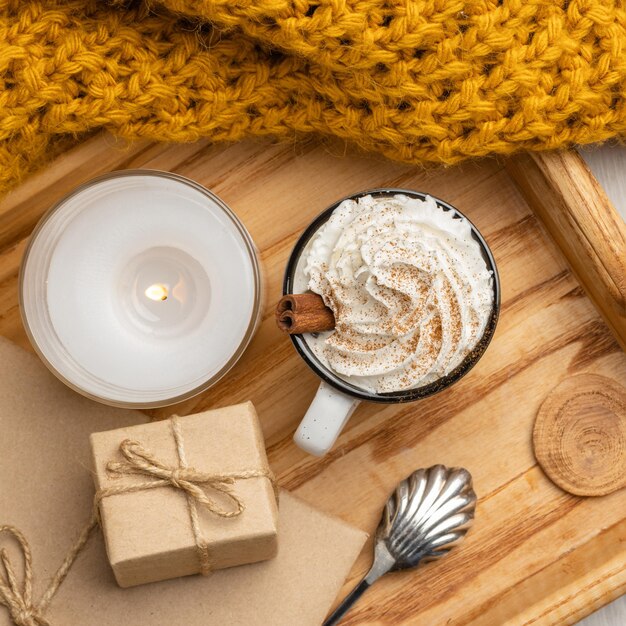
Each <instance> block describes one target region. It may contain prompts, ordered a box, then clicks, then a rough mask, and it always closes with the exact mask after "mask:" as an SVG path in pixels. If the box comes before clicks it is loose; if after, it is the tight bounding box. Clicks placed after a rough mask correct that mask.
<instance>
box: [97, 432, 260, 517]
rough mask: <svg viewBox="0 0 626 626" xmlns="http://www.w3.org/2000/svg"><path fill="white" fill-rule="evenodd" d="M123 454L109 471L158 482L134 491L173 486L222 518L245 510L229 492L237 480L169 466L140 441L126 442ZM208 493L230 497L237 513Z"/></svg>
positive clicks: (141, 484) (133, 487)
mask: <svg viewBox="0 0 626 626" xmlns="http://www.w3.org/2000/svg"><path fill="white" fill-rule="evenodd" d="M120 452H121V453H122V455H123V456H124V458H125V461H119V462H117V461H111V462H109V463H108V464H107V471H109V472H110V473H112V474H119V475H120V476H121V475H124V474H126V475H131V474H136V475H143V476H149V477H151V478H154V479H155V480H151V481H146V482H142V483H138V484H136V485H133V486H132V489H133V490H134V491H135V490H136V491H143V490H144V489H156V488H158V487H166V486H170V487H173V488H174V489H179V490H180V491H183V492H184V493H185V494H186V495H187V497H189V498H193V499H194V500H195V501H196V502H197V503H198V504H200V505H202V506H204V507H205V508H206V509H208V510H209V511H211V513H214V514H215V515H218V516H219V517H236V516H237V515H240V514H241V513H242V512H243V510H244V508H245V505H244V503H243V502H242V501H241V499H240V498H239V497H238V496H237V495H235V494H233V493H232V492H231V491H230V489H229V486H230V485H232V484H234V482H235V477H234V476H232V475H226V474H209V473H206V472H199V471H198V470H196V469H194V468H193V467H181V466H171V465H167V464H166V463H163V462H162V461H160V460H159V459H157V458H156V457H155V456H154V455H153V454H151V453H150V452H149V451H147V450H146V449H145V448H144V447H143V446H142V445H141V444H140V443H139V442H138V441H132V440H130V439H125V440H124V441H122V443H121V444H120ZM255 475H258V474H255ZM237 476H239V475H237ZM129 489H130V486H129V487H122V488H121V489H120V493H128V490H129ZM207 489H212V490H213V491H216V492H219V493H221V494H223V495H224V496H226V498H228V499H229V500H230V501H231V502H232V503H233V504H234V505H235V509H234V510H227V509H225V508H224V507H221V506H220V505H219V504H218V503H217V502H216V501H215V500H213V499H211V498H210V497H209V496H208V495H207V493H206V490H207ZM114 491H116V488H115V487H112V488H110V489H106V490H105V492H106V495H114V493H113V492H114Z"/></svg>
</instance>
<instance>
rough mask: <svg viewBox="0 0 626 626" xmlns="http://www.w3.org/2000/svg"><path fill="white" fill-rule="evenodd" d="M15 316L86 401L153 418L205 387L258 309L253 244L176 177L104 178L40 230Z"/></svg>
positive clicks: (216, 205)
mask: <svg viewBox="0 0 626 626" xmlns="http://www.w3.org/2000/svg"><path fill="white" fill-rule="evenodd" d="M20 304H21V311H22V317H23V320H24V325H25V327H26V330H27V333H28V335H29V338H30V340H31V342H32V344H33V346H34V347H35V349H36V350H37V352H38V353H39V355H40V356H41V357H42V359H43V360H44V362H45V363H46V364H47V365H48V367H50V369H51V370H52V371H53V372H54V373H55V374H56V375H57V376H59V378H61V379H62V380H64V381H65V382H66V383H67V384H69V385H70V386H71V387H73V388H74V389H76V390H78V391H80V392H81V393H83V394H84V395H87V396H89V397H92V398H94V399H97V400H100V401H103V402H106V403H109V404H114V405H119V406H134V407H154V406H163V405H166V404H170V403H173V402H177V401H179V400H183V399H185V398H188V397H190V396H192V395H194V394H196V393H198V392H200V391H202V390H204V389H206V388H208V387H209V386H210V385H211V384H213V383H215V382H216V381H217V380H218V379H219V378H221V377H222V376H223V375H224V374H225V373H226V372H227V371H228V370H229V369H230V368H231V367H232V366H233V365H234V363H235V362H236V361H237V359H238V358H239V357H240V356H241V354H242V352H243V350H244V349H245V347H246V346H247V345H248V343H249V341H250V339H251V338H252V335H253V334H254V331H255V329H256V325H257V323H258V319H259V314H260V309H261V277H260V267H259V262H258V259H257V255H256V251H255V248H254V244H253V242H252V240H251V238H250V236H249V234H248V233H247V231H246V230H245V228H244V227H243V225H242V224H241V223H240V222H239V220H238V219H237V217H236V216H235V215H234V214H233V213H232V211H231V210H230V209H229V208H228V207H227V206H226V205H225V204H224V203H223V202H222V201H221V200H220V199H219V198H217V197H216V196H215V195H213V194H212V193H211V192H209V191H208V190H206V189H204V188H203V187H202V186H200V185H198V184H196V183H194V182H192V181H190V180H187V179H185V178H183V177H181V176H177V175H175V174H169V173H166V172H154V171H149V170H134V171H127V172H114V173H112V174H108V175H105V176H102V177H100V178H97V179H95V180H93V181H90V182H88V183H86V184H85V185H82V186H81V187H79V188H78V189H76V190H75V191H73V192H72V193H71V194H69V195H68V196H67V197H65V198H64V199H62V200H61V201H60V202H59V203H58V204H57V205H56V206H55V207H54V208H53V209H51V211H50V212H49V213H48V214H47V215H46V216H45V217H44V218H43V219H42V221H41V222H40V224H39V225H38V227H37V228H36V230H35V232H34V234H33V237H32V239H31V242H30V244H29V247H28V250H27V252H26V255H25V258H24V262H23V264H22V271H21V277H20Z"/></svg>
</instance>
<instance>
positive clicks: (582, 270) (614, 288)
mask: <svg viewBox="0 0 626 626" xmlns="http://www.w3.org/2000/svg"><path fill="white" fill-rule="evenodd" d="M505 167H506V169H507V171H508V173H509V174H510V176H511V177H512V178H513V180H514V181H515V182H516V184H517V185H518V187H519V188H520V190H521V192H522V195H523V196H524V198H525V199H526V201H527V202H528V204H529V206H530V207H531V208H532V209H533V211H534V212H535V214H536V215H537V216H538V217H539V218H540V220H541V221H542V223H543V225H544V226H545V228H546V230H547V231H548V233H549V234H550V236H551V237H552V239H554V241H555V243H556V244H557V246H558V247H559V249H560V250H561V251H562V253H563V255H564V256H565V258H566V259H567V261H568V263H569V265H570V266H571V268H572V271H573V272H574V274H575V275H576V277H577V278H578V280H579V282H580V284H581V285H582V287H583V289H584V290H585V292H586V294H587V295H588V296H589V298H590V299H591V301H592V302H593V304H594V305H595V307H596V309H597V310H598V312H599V313H600V315H601V316H602V318H603V319H604V320H605V322H606V324H607V325H608V327H609V328H610V330H611V332H612V333H613V335H614V337H615V339H616V340H617V342H618V343H619V344H620V346H621V348H622V349H623V350H625V351H626V224H624V221H623V220H622V218H621V216H620V215H619V214H618V213H617V211H616V210H615V207H614V206H613V204H612V203H611V201H610V200H609V198H608V197H607V195H606V193H605V192H604V190H603V189H602V187H601V186H600V184H599V183H598V181H597V180H596V179H595V177H594V176H593V174H592V173H591V171H590V170H589V168H588V167H587V164H586V163H585V162H584V160H583V159H582V157H581V156H580V155H579V154H578V153H577V152H574V151H569V152H566V151H564V152H545V153H532V154H531V153H525V154H521V155H518V156H515V157H513V158H511V159H507V161H506V163H505Z"/></svg>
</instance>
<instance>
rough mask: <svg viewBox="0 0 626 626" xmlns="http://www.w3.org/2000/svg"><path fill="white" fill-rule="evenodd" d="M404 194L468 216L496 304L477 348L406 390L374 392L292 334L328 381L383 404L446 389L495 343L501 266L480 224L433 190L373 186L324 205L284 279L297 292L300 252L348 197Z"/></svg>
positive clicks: (306, 359)
mask: <svg viewBox="0 0 626 626" xmlns="http://www.w3.org/2000/svg"><path fill="white" fill-rule="evenodd" d="M396 194H401V195H405V196H409V197H411V198H416V199H418V200H425V199H426V197H427V196H430V197H431V198H432V199H433V200H434V201H435V203H436V204H437V206H438V207H439V208H441V209H443V210H444V211H454V213H455V215H457V216H459V217H461V218H463V219H465V220H467V222H468V223H469V225H470V227H471V229H472V235H473V237H474V239H476V241H478V243H479V244H480V247H481V250H482V252H483V256H484V257H485V261H486V262H487V264H488V269H490V270H491V271H492V272H493V295H494V299H493V308H492V310H491V315H490V317H489V320H488V322H487V326H486V327H485V331H484V332H483V336H482V337H481V339H480V341H479V342H478V344H477V345H476V346H475V347H474V349H473V350H472V351H471V352H470V353H469V354H468V355H467V356H466V357H465V359H463V361H462V362H461V363H460V364H459V365H458V366H457V367H456V368H455V369H454V370H452V371H451V372H450V373H449V374H448V375H447V376H444V377H443V378H440V379H438V380H436V381H434V382H432V383H429V384H428V385H424V386H422V387H416V388H413V389H405V390H402V391H390V392H385V393H372V392H369V391H366V390H365V389H362V388H361V387H357V386H356V385H353V384H351V383H349V382H347V381H345V380H344V379H342V378H340V377H339V376H337V375H336V374H334V373H333V372H331V371H330V370H329V369H328V368H326V367H324V366H323V365H322V363H320V362H319V360H318V359H317V357H315V356H314V355H313V352H312V350H311V348H310V347H309V346H308V344H307V343H306V340H305V339H304V338H303V336H302V335H289V337H290V338H291V341H292V343H293V345H294V347H295V349H296V351H297V352H298V354H299V355H300V356H301V357H302V359H303V361H304V362H305V363H306V364H307V365H308V367H309V368H310V369H311V370H313V372H315V374H317V376H319V378H321V379H322V380H323V381H324V382H326V383H328V384H329V385H331V386H332V387H334V388H335V389H337V390H338V391H340V392H342V393H344V394H346V395H348V396H351V397H353V398H357V399H359V400H365V401H366V402H378V403H383V404H392V403H394V404H399V403H404V402H413V401H415V400H420V399H421V398H426V397H427V396H431V395H433V394H435V393H438V392H439V391H443V390H444V389H446V388H447V387H449V386H450V385H452V384H454V383H455V382H457V381H458V380H460V379H461V378H463V376H465V375H466V374H467V373H468V372H469V371H470V370H471V369H472V368H473V367H474V365H476V363H478V361H479V360H480V358H481V357H482V356H483V354H484V353H485V350H486V349H487V346H488V345H489V344H490V343H491V340H492V338H493V335H494V333H495V330H496V326H497V323H498V318H499V315H500V276H499V274H498V268H497V267H496V262H495V259H494V257H493V253H492V252H491V249H490V248H489V246H488V245H487V242H486V241H485V239H484V237H483V236H482V234H481V233H480V231H479V230H478V228H476V226H475V225H474V223H473V222H472V221H471V220H470V219H469V218H468V217H467V216H466V215H465V214H464V213H462V212H461V211H459V209H457V208H456V207H455V206H453V205H451V204H449V203H448V202H445V201H444V200H441V199H440V198H437V197H436V196H433V195H432V194H428V193H424V192H421V191H415V190H412V189H401V188H395V187H379V188H376V189H369V190H367V191H360V192H358V193H354V194H350V195H347V196H345V197H344V198H341V199H340V200H337V201H336V202H334V203H333V204H332V205H330V206H329V207H328V208H326V209H324V210H323V211H322V212H321V213H320V214H319V215H318V216H317V217H316V218H315V219H314V220H313V221H312V222H311V223H310V224H309V225H308V226H307V228H306V229H305V230H304V232H303V233H302V235H300V237H299V238H298V240H297V241H296V243H295V245H294V247H293V250H292V251H291V254H290V255H289V260H288V261H287V267H286V269H285V277H284V280H283V295H286V294H289V293H293V282H294V275H295V271H296V268H297V265H298V261H299V260H300V256H301V254H302V252H303V250H304V248H305V247H306V245H307V244H308V243H309V241H310V240H311V238H312V237H313V235H314V234H315V233H316V232H317V231H318V230H319V228H320V227H321V226H322V225H323V224H324V223H325V222H326V221H328V219H329V218H330V215H331V214H332V212H333V211H334V210H335V209H336V208H337V207H338V206H339V205H340V204H341V203H342V202H345V201H346V200H356V199H358V198H361V197H363V196H368V195H373V196H376V197H381V196H385V195H396Z"/></svg>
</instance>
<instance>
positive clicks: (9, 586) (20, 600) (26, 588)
mask: <svg viewBox="0 0 626 626" xmlns="http://www.w3.org/2000/svg"><path fill="white" fill-rule="evenodd" d="M97 524H98V517H97V515H96V514H95V513H94V514H92V516H91V519H90V520H89V522H88V523H87V524H86V525H85V526H84V527H83V529H82V530H81V532H80V534H79V535H78V538H77V539H76V541H75V542H74V544H73V545H72V547H71V548H70V550H69V551H68V553H67V554H66V555H65V558H64V559H63V562H62V563H61V565H60V567H59V569H57V571H56V573H55V574H54V576H53V577H52V579H51V580H50V582H49V583H48V587H47V588H46V590H45V592H44V594H43V595H42V597H41V600H40V601H39V602H38V603H37V604H34V603H33V557H32V551H31V549H30V544H29V543H28V540H27V539H26V537H25V536H24V534H23V533H22V532H21V531H20V530H19V529H17V528H15V526H10V525H5V526H0V535H1V534H7V535H9V536H11V537H12V538H13V539H14V540H15V541H16V542H17V544H18V546H19V548H20V552H21V554H22V560H23V561H24V580H23V583H22V585H21V587H20V585H19V583H18V580H17V575H16V573H15V569H14V567H13V565H12V564H11V560H10V558H9V554H8V552H7V550H6V548H2V549H1V550H0V562H1V563H2V568H3V569H4V574H3V573H2V572H1V571H0V605H3V606H5V607H6V608H7V610H8V611H9V616H10V617H11V619H12V620H13V623H14V624H15V625H16V626H50V622H49V621H48V620H47V619H46V618H45V617H44V616H43V614H44V613H45V611H46V609H47V608H48V605H49V604H50V601H51V600H52V598H53V597H54V594H55V593H56V592H57V590H58V589H59V587H60V586H61V583H62V582H63V581H64V580H65V577H66V576H67V574H68V572H69V571H70V568H71V567H72V565H73V564H74V561H75V560H76V557H77V556H78V555H79V553H80V552H81V550H82V549H83V548H84V547H85V544H86V543H87V541H88V540H89V537H90V535H91V533H92V531H93V529H94V528H95V527H96V526H97Z"/></svg>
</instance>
